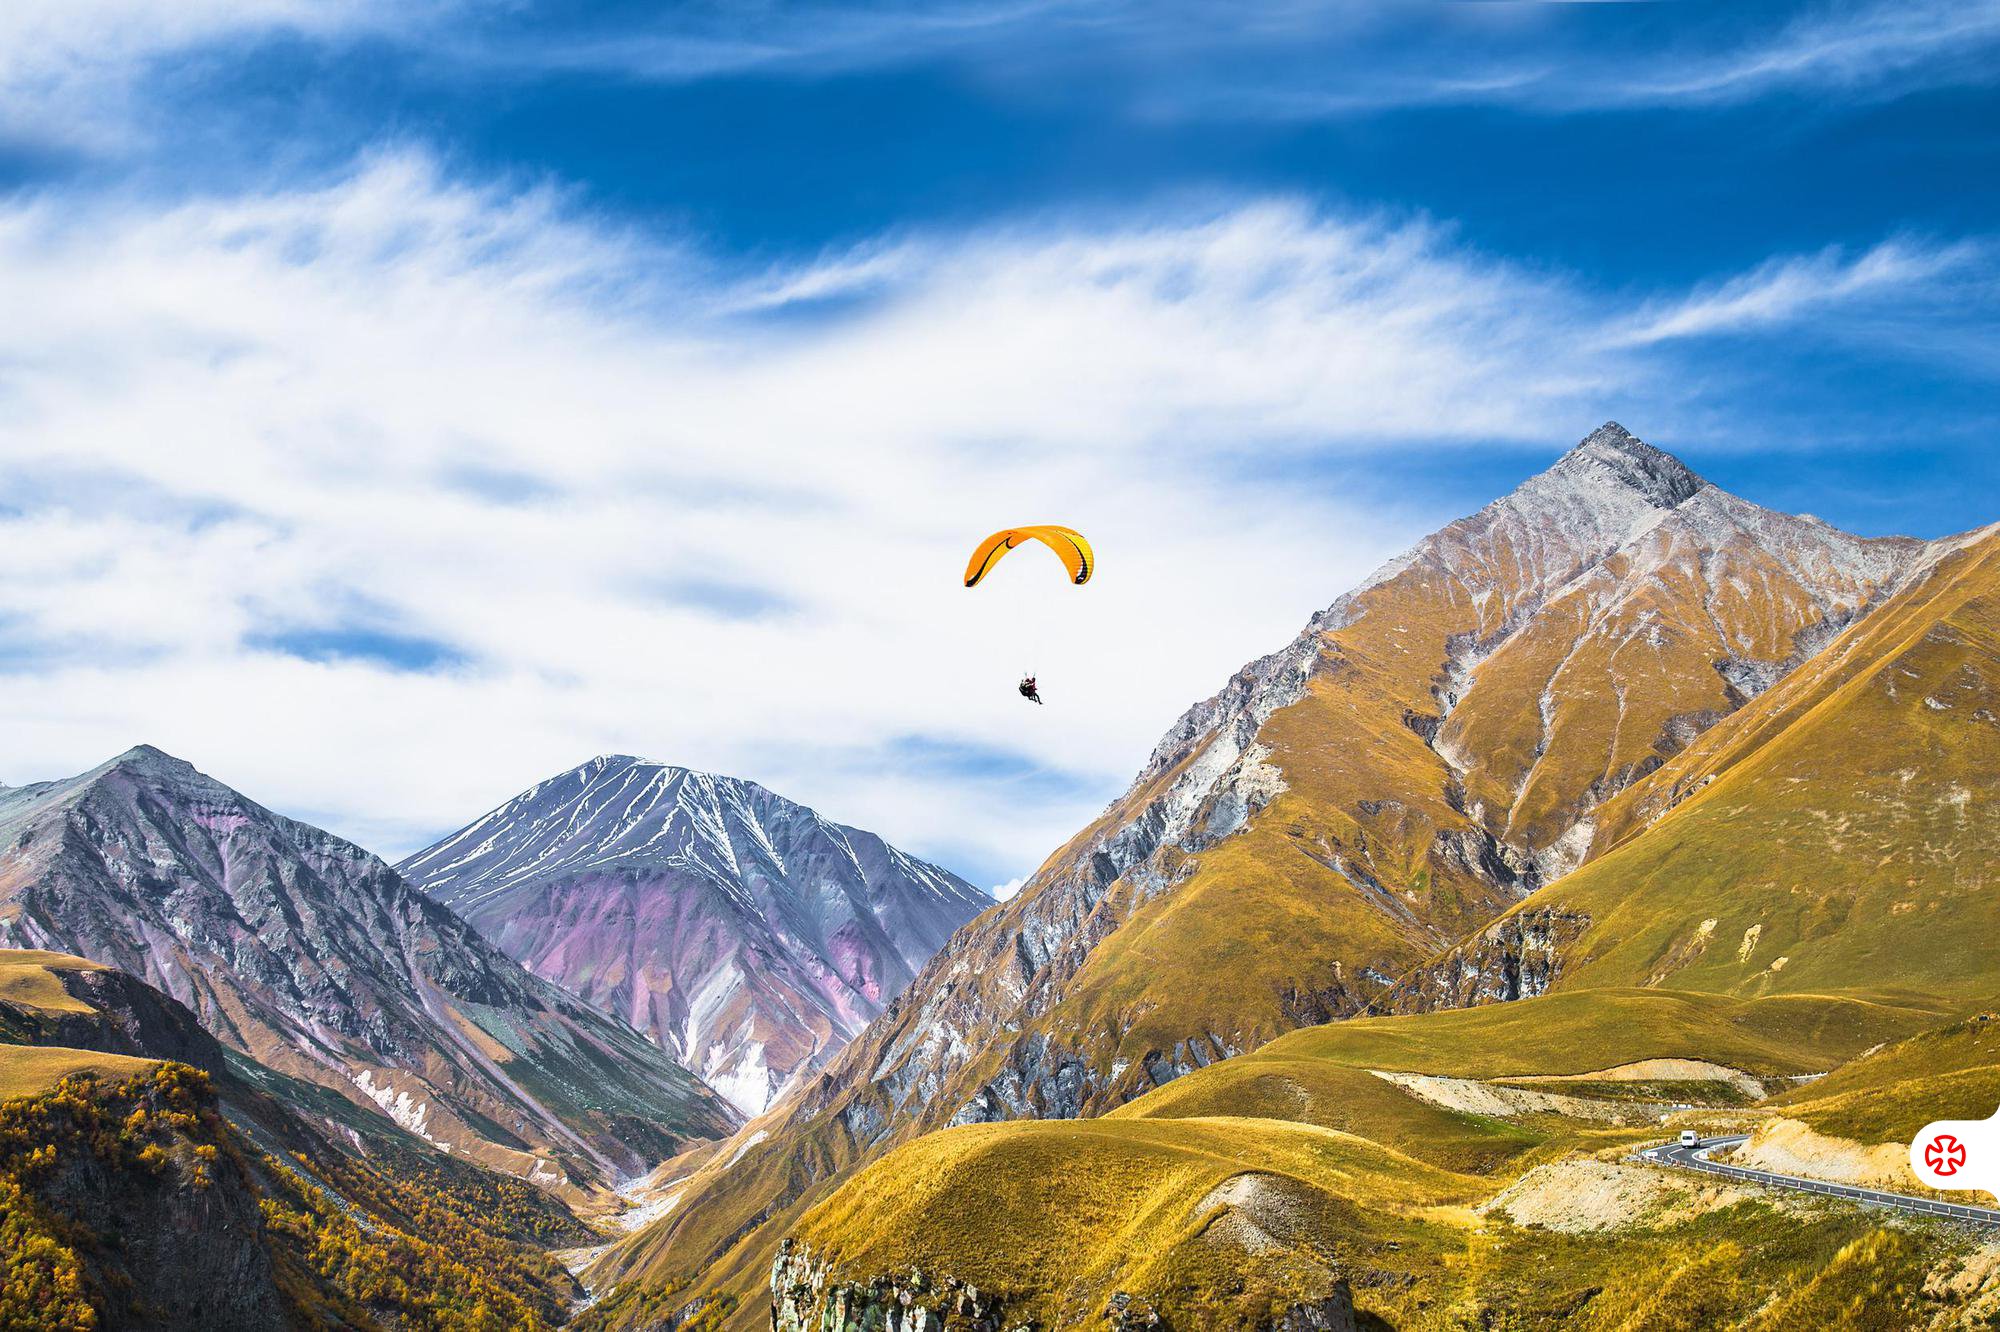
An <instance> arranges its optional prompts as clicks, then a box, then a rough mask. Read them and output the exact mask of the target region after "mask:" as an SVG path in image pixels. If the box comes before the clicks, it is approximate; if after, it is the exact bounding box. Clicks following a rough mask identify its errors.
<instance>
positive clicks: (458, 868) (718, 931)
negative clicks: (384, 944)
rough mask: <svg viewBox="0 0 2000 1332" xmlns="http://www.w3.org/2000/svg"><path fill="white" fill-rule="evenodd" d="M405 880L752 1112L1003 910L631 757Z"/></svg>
mask: <svg viewBox="0 0 2000 1332" xmlns="http://www.w3.org/2000/svg"><path fill="white" fill-rule="evenodd" d="M400 868H401V869H402V871H403V873H404V874H405V875H407V876H408V877H409V878H410V879H411V880H412V881H413V882H415V883H416V884H417V885H418V886H419V887H422V888H423V889H424V890H425V891H427V892H429V893H430V894H431V895H432V896H434V897H436V898H437V899H438V900H439V901H442V902H444V903H445V904H447V905H449V906H451V907H453V908H455V909H456V910H458V911H459V912H460V913H462V914H463V915H465V916H466V917H467V918H468V919H470V920H471V921H472V922H473V923H474V924H475V925H477V926H478V927H479V928H480V930H482V931H483V932H484V933H485V934H486V935H487V937H489V938H490V939H492V940H493V941H494V942H495V943H497V944H499V945H500V947H501V948H502V949H504V950H505V951H506V952H507V953H509V954H511V955H512V956H513V957H515V958H517V959H519V960H520V961H521V962H523V963H525V964H526V965H527V966H528V967H529V968H530V969H531V970H533V971H534V972H536V973H537V974H539V975H541V976H543V977H546V978H547V979H549V980H552V981H555V982H557V983H558V984H561V985H563V986H565V987H567V988H569V989H570V990H572V991H574V992H575V993H577V994H579V995H582V996H583V997H584V998H586V999H588V1000H590V1001H591V1002H592V1003H595V1004H597V1005H598V1006H600V1007H602V1008H605V1009H607V1010H609V1011H611V1012H613V1013H616V1014H618V1015H619V1016H621V1017H623V1018H625V1019H626V1020H627V1021H629V1022H631V1023H632V1025H633V1026H635V1027H637V1028H639V1029H640V1030H641V1031H645V1032H649V1033H651V1034H652V1035H653V1037H654V1039H656V1040H657V1041H659V1043H660V1044H661V1045H662V1046H664V1047H665V1048H666V1049H668V1050H671V1051H673V1052H674V1053H675V1054H676V1055H677V1056H679V1057H680V1059H681V1061H682V1062H683V1063H685V1064H686V1065H687V1066H688V1067H690V1068H692V1069H693V1070H694V1071H695V1072H697V1073H699V1074H701V1075H702V1077H703V1078H705V1079H706V1080H707V1081H708V1082H709V1083H710V1084H711V1085H712V1086H714V1087H715V1088H716V1089H717V1090H718V1091H720V1092H722V1093H723V1095H725V1096H727V1097H728V1098H729V1099H730V1100H731V1101H732V1102H733V1103H735V1105H736V1106H737V1107H738V1108H739V1109H741V1110H742V1111H743V1112H744V1113H745V1114H752V1115H754V1114H757V1113H758V1112H760V1111H762V1110H763V1109H764V1108H765V1107H767V1106H768V1105H769V1104H770V1103H771V1102H772V1101H773V1100H774V1099H775V1098H776V1097H777V1095H778V1094H779V1092H780V1091H782V1090H783V1089H784V1088H785V1086H786V1085H787V1084H788V1083H789V1082H790V1081H791V1080H792V1079H793V1078H794V1077H796V1076H798V1075H799V1074H801V1073H803V1072H805V1071H807V1070H809V1069H812V1068H816V1067H818V1066H819V1065H820V1064H821V1063H823V1062H824V1060H825V1059H826V1058H827V1057H828V1056H830V1055H831V1054H832V1053H833V1052H834V1051H836V1050H838V1049H839V1048H840V1047H841V1046H842V1045H844V1044H846V1042H847V1041H848V1039H849V1038H850V1037H852V1036H853V1035H854V1034H855V1033H856V1032H858V1031H859V1030H860V1029H861V1028H862V1027H863V1026H865V1025H866V1024H867V1023H868V1021H869V1020H870V1019H871V1018H873V1017H874V1016H875V1015H876V1014H877V1013H879V1012H881V1011H882V1006H883V1005H884V1004H886V1003H887V1002H888V1001H889V1000H890V999H892V998H894V997H895V996H896V994H898V993H899V992H900V991H901V990H902V989H903V987H904V986H906V985H908V984H909V983H910V980H911V978H912V977H913V976H914V975H915V974H916V972H917V970H918V969H919V968H921V967H922V966H923V964H924V962H925V961H926V960H927V959H928V958H929V957H930V955H931V954H932V953H934V952H935V951H937V949H938V947H939V946H940V945H942V944H943V943H944V941H945V940H946V939H947V938H949V937H950V936H951V934H952V932H953V931H954V930H956V929H957V928H958V927H959V926H960V925H962V924H964V923H965V922H966V921H968V920H970V919H971V918H972V917H973V916H975V915H977V914H978V913H979V912H980V911H982V910H984V909H985V908H986V907H987V906H989V905H991V902H990V901H989V899H988V898H987V897H986V895H985V894H984V893H982V892H980V891H979V890H978V889H976V888H974V887H972V886H971V885H970V884H968V883H966V882H965V881H964V880H962V879H960V878H958V877H957V876H956V875H953V874H950V873H948V872H946V871H944V870H941V869H939V868H938V867H937V866H935V865H930V864H926V863H925V862H923V861H921V860H917V859H915V858H913V857H911V856H907V855H904V854H903V853H902V852H901V851H898V850H896V849H895V848H894V847H892V846H890V845H888V844H887V843H886V842H884V841H883V840H882V839H881V838H879V837H877V836H875V835H874V834H873V833H867V832H862V831H860V830H859V829H856V828H848V827H843V826H841V825H840V824H836V823H830V822H828V821H827V820H826V819H823V818H821V817H820V816H819V815H818V814H815V813H814V812H813V811H812V810H810V809H807V808H805V807H804V806H803V805H797V804H794V803H792V802H791V801H789V800H785V799H783V798H781V797H779V796H776V795H773V794H772V793H771V792H769V791H767V790H765V789H764V788H763V787H761V786H758V785H756V784H755V783H753V782H743V781H736V780H733V779H731V778H727V777H715V776H711V775H709V774H707V773H700V772H690V771H688V770H686V769H684V768H673V767H668V766H666V765H664V764H658V763H648V762H645V761H643V760H640V759H635V758H629V757H624V756H613V757H605V758H598V759H593V760H591V761H590V762H589V763H586V764H584V765H583V766H581V767H578V768H574V769H572V770H570V771H569V772H566V773H563V774H561V775H560V776H557V777H553V778H550V779H549V780H548V781H546V782H543V783H542V784H541V785H539V786H537V787H535V788H534V789H532V790H530V791H526V792H523V793H522V794H521V795H519V796H517V797H516V798H515V799H513V800H511V801H509V802H508V803H507V804H505V805H503V806H501V807H500V808H499V809H496V810H494V811H493V812H492V813H490V814H488V815H486V817H484V818H482V819H480V820H479V821H478V822H476V823H474V824H472V825H471V826H469V827H467V828H465V829H463V830H462V831H460V832H457V833H454V834H453V835H452V836H450V837H448V838H446V839H445V840H444V841H442V842H440V843H438V844H437V845H436V846H434V847H431V848H430V849H429V850H426V851H422V852H419V853H418V854H417V855H415V856H412V857H411V858H410V859H409V860H407V861H405V862H404V863H403V864H402V866H401V867H400Z"/></svg>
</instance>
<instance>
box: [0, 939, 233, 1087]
mask: <svg viewBox="0 0 2000 1332" xmlns="http://www.w3.org/2000/svg"><path fill="white" fill-rule="evenodd" d="M14 959H31V960H32V962H33V963H34V964H35V965H38V966H40V967H42V968H43V969H44V970H46V971H47V973H48V974H49V975H50V976H51V977H52V978H53V979H54V980H55V982H56V984H57V985H58V986H60V987H61V989H62V991H63V992H64V993H66V994H68V995H69V996H70V997H71V998H73V999H75V1000H76V1001H77V1002H78V1003H80V1004H84V1005H86V1006H87V1007H88V1010H89V1011H87V1012H77V1011H74V1010H73V1009H70V1008H66V1007H65V1008H56V1007H51V1006H47V1005H38V1004H29V1003H17V1002H10V1001H9V1000H8V999H6V998H4V997H0V1039H4V1040H7V1041H9V1042H14V1043H19V1044H23V1045H60V1046H66V1047H68V1048H70V1049H72V1050H99V1051H102V1052H104V1053H106V1054H122V1055H132V1056H135V1057H137V1058H140V1059H171V1060H174V1061H175V1062H177V1063H182V1064H188V1065H191V1066H192V1067H194V1068H198V1069H201V1070H202V1071H203V1072H204V1073H209V1074H214V1075H221V1074H222V1073H223V1072H224V1068H225V1065H226V1056H225V1055H224V1054H223V1050H222V1045H221V1043H220V1042H218V1041H217V1040H216V1039H215V1038H214V1037H213V1036H211V1035H209V1034H208V1033H207V1032H206V1031H204V1030H202V1027H201V1023H200V1022H199V1021H198V1020H196V1018H195V1015H194V1014H193V1013H192V1012H190V1011H189V1009H188V1007H187V1005H185V1004H183V1003H180V1002H179V1001H178V1000H175V999H172V998H169V997H168V996H166V995H164V994H161V993H160V992H159V991H158V990H156V989H154V988H153V987H152V986H150V985H147V984H145V983H144V982H143V981H139V980H136V979H134V978H133V977H131V976H128V975H126V974H125V973H124V972H122V971H117V970H114V969H112V968H110V967H105V966H99V965H97V964H96V963H93V962H89V961H86V960H84V959H83V958H73V957H63V956H60V955H56V954H48V953H25V954H24V953H0V961H8V960H14Z"/></svg>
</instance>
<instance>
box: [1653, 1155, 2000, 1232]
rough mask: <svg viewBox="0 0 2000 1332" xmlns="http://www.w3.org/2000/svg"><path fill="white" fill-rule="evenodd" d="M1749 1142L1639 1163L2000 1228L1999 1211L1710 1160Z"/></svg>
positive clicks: (1659, 1156)
mask: <svg viewBox="0 0 2000 1332" xmlns="http://www.w3.org/2000/svg"><path fill="white" fill-rule="evenodd" d="M1749 1140H1750V1138H1749V1135H1748V1134H1737V1135H1735V1136H1733V1137H1723V1138H1703V1139H1702V1140H1701V1141H1699V1142H1697V1143H1695V1145H1694V1146H1692V1147H1683V1146H1681V1145H1680V1144H1679V1143H1676V1142H1666V1143H1661V1144H1660V1145H1659V1146H1657V1147H1648V1148H1645V1149H1644V1150H1643V1151H1641V1152H1639V1153H1638V1156H1637V1159H1638V1160H1641V1161H1644V1162H1646V1163H1648V1164H1650V1165H1670V1166H1679V1167H1681V1168H1682V1169H1684V1170H1703V1171H1707V1172H1708V1173H1709V1174H1711V1175H1726V1176H1728V1177H1729V1178H1731V1179H1741V1180H1747V1181H1749V1182H1750V1183H1752V1184H1763V1185H1765V1186H1767V1187H1769V1188H1776V1189H1797V1190H1799V1191H1800V1192H1803V1193H1819V1194H1824V1195H1826V1196H1827V1197H1829V1198H1849V1199H1852V1200H1854V1201H1855V1202H1865V1203H1875V1204H1877V1205H1878V1206H1882V1207H1900V1208H1902V1209H1903V1210H1904V1211H1906V1212H1922V1213H1924V1214H1925V1215H1927V1216H1944V1217H1950V1218H1951V1219H1952V1220H1954V1221H1974V1222H1978V1223H1980V1224H1982V1225H1988V1226H2000V1211H1996V1210H1995V1209H1993V1208H1991V1207H1967V1206H1965V1205H1963V1204H1962V1203H1947V1202H1939V1201H1937V1200H1936V1199H1934V1198H1913V1197H1911V1196H1909V1195H1908V1194H1903V1193H1883V1192H1882V1191H1881V1190H1879V1189H1859V1188H1855V1187H1854V1186H1853V1185H1851V1184H1831V1183H1828V1182H1827V1181H1825V1180H1823V1179H1803V1178H1801V1177H1799V1176H1797V1175H1774V1174H1772V1173H1771V1172H1770V1171H1768V1170H1749V1169H1745V1168H1744V1167H1742V1166H1732V1165H1723V1164H1721V1163H1720V1162H1717V1161H1711V1160H1709V1159H1708V1157H1709V1153H1710V1152H1719V1151H1721V1150H1722V1149H1723V1148H1725V1147H1734V1146H1736V1145H1737V1144H1738V1143H1743V1142H1748V1141H1749Z"/></svg>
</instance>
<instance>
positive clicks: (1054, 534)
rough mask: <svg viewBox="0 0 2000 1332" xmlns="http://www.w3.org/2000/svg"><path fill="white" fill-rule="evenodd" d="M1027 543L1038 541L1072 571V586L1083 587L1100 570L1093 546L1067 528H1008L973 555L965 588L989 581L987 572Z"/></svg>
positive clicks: (977, 548)
mask: <svg viewBox="0 0 2000 1332" xmlns="http://www.w3.org/2000/svg"><path fill="white" fill-rule="evenodd" d="M1028 541H1039V542H1041V543H1042V544H1043V545H1045V546H1047V547H1048V548H1049V549H1050V550H1052V551H1054V552H1055V553H1056V556H1057V558H1058V559H1060V560H1061V561H1062V562H1063V568H1065V569H1067V570H1069V580H1070V581H1071V582H1072V583H1077V584H1079V585H1080V584H1083V583H1087V582H1089V581H1090V575H1091V574H1092V573H1093V572H1095V570H1096V568H1097V556H1096V555H1095V554H1094V553H1092V551H1091V549H1090V543H1089V542H1088V541H1086V540H1084V537H1083V533H1081V532H1076V531H1072V530H1071V529H1069V528H1067V527H1049V526H1042V527H1009V528H1005V529H1003V530H1001V531H998V532H995V533H994V534H993V535H992V536H990V537H987V538H986V540H984V541H982V542H980V543H979V545H978V546H977V547H975V548H974V550H973V552H972V559H971V560H970V561H969V562H968V563H967V564H966V566H965V585H966V586H967V587H972V586H975V585H976V584H977V583H978V582H979V580H980V579H982V578H984V577H986V573H987V570H989V569H991V568H992V567H993V566H994V565H996V564H998V563H999V562H1000V557H1001V556H1003V555H1005V554H1006V553H1007V552H1008V551H1010V550H1012V549H1014V548H1015V547H1016V546H1019V545H1021V544H1023V543H1024V542H1028Z"/></svg>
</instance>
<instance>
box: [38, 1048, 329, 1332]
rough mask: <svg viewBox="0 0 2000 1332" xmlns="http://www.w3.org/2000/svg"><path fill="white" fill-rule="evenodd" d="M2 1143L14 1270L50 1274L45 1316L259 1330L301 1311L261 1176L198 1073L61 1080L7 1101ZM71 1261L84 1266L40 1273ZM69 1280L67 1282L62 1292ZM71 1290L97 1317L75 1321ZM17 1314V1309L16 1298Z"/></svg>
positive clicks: (193, 1329) (164, 1329)
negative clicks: (268, 1220)
mask: <svg viewBox="0 0 2000 1332" xmlns="http://www.w3.org/2000/svg"><path fill="white" fill-rule="evenodd" d="M5 1114H6V1116H7V1117H8V1118H9V1119H10V1120H11V1121H12V1122H10V1123H9V1124H8V1125H7V1127H8V1128H9V1129H11V1130H12V1133H11V1135H7V1136H9V1137H11V1138H12V1140H13V1141H14V1142H16V1143H21V1142H23V1141H24V1140H25V1141H26V1146H27V1147H32V1151H29V1152H28V1154H27V1155H26V1156H25V1157H20V1156H17V1155H15V1153H16V1152H19V1151H22V1150H26V1148H25V1147H22V1146H15V1147H13V1148H12V1149H11V1150H4V1151H0V1196H6V1197H7V1203H8V1206H7V1209H6V1210H7V1211H9V1212H10V1213H14V1215H12V1216H10V1229H11V1230H12V1231H13V1232H14V1233H13V1236H12V1237H11V1238H13V1239H15V1240H19V1239H21V1238H22V1237H23V1236H33V1237H35V1239H34V1240H33V1241H30V1242H28V1243H25V1244H23V1245H22V1247H21V1248H19V1249H18V1250H14V1251H13V1252H11V1253H10V1254H9V1255H8V1257H9V1259H10V1262H18V1263H19V1264H20V1265H21V1266H20V1269H19V1270H18V1271H16V1270H13V1269H11V1268H10V1270H9V1273H8V1279H9V1281H10V1282H12V1281H14V1280H15V1279H16V1278H17V1277H18V1278H20V1279H22V1280H23V1281H24V1282H28V1281H32V1282H33V1284H34V1285H37V1286H40V1285H44V1284H46V1286H47V1288H48V1290H49V1292H50V1294H51V1295H53V1296H55V1297H56V1298H57V1299H58V1300H59V1301H60V1303H61V1304H62V1305H63V1306H64V1307H63V1308H61V1309H56V1308H44V1309H43V1310H42V1311H41V1312H42V1314H43V1316H44V1317H46V1318H48V1319H49V1320H50V1321H48V1322H46V1323H41V1322H37V1323H33V1324H30V1323H27V1322H18V1323H14V1322H10V1323H9V1325H10V1326H21V1327H26V1326H31V1325H33V1326H50V1327H54V1326H63V1327H75V1326H99V1327H104V1328H108V1329H117V1328H129V1329H139V1328H146V1329H159V1332H238V1330H239V1329H240V1332H263V1329H268V1328H274V1327H284V1326H287V1325H289V1324H290V1323H291V1322H292V1321H293V1319H292V1317H291V1313H292V1311H291V1309H290V1307H289V1304H288V1302H287V1301H286V1299H285V1298H284V1296H283V1295H281V1293H280V1291H279V1285H278V1278H277V1274H276V1271H275V1269H274V1264H273V1262H272V1256H271V1253H270V1251H269V1249H268V1247H267V1245H266V1244H265V1240H264V1227H263V1222H262V1219H261V1217H260V1214H259V1209H258V1193H259V1191H258V1188H257V1185H256V1184H255V1182H254V1181H253V1180H252V1178H251V1176H250V1173H249V1171H248V1169H247V1168H246V1167H245V1166H244V1165H243V1163H242V1160H241V1157H240V1155H239V1154H238V1153H237V1152H236V1151H234V1150H233V1149H232V1146H231V1143H230V1141H229V1134H228V1130H227V1128H226V1127H225V1125H224V1124H223V1121H222V1119H221V1116H220V1115H219V1114H218V1113H217V1109H216V1106H215V1102H214V1098H213V1095H212V1093H211V1092H210V1091H209V1090H208V1086H207V1083H206V1082H205V1080H203V1079H202V1077H201V1075H200V1074H199V1073H195V1072H192V1071H190V1070H188V1069H185V1068H176V1067H175V1066H173V1065H163V1066H162V1067H161V1068H160V1069H158V1070H156V1071H155V1072H153V1073H150V1074H142V1075H140V1076H138V1077H136V1078H133V1079H131V1080H130V1081H128V1082H125V1083H122V1084H116V1085H112V1086H101V1087H100V1086H91V1085H89V1084H62V1085H60V1086H58V1087H57V1088H55V1089H54V1090H52V1091H50V1092H48V1093H45V1094H43V1095H41V1096H38V1097H34V1098H31V1099H27V1100H22V1101H16V1102H13V1103H11V1104H10V1105H9V1106H8V1107H7V1109H6V1111H5ZM72 1264H73V1267H74V1270H75V1271H77V1272H78V1273H79V1275H80V1276H81V1278H82V1280H81V1282H80V1283H78V1284H76V1285H69V1284H68V1283H64V1282H62V1281H60V1280H59V1279H58V1280H55V1281H46V1282H45V1281H34V1280H33V1279H34V1278H36V1277H38V1276H40V1275H41V1274H42V1272H43V1271H48V1272H50V1273H51V1274H55V1273H60V1272H61V1271H62V1270H63V1268H64V1267H66V1266H71V1265H72ZM58 1292H60V1294H58ZM71 1301H74V1302H75V1305H79V1306H87V1307H88V1309H89V1313H90V1316H91V1318H92V1320H93V1321H92V1322H90V1323H82V1322H73V1321H68V1316H69V1315H70V1314H71V1310H72V1308H73V1307H74V1306H72V1304H71ZM16 1312H17V1314H18V1311H16Z"/></svg>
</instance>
